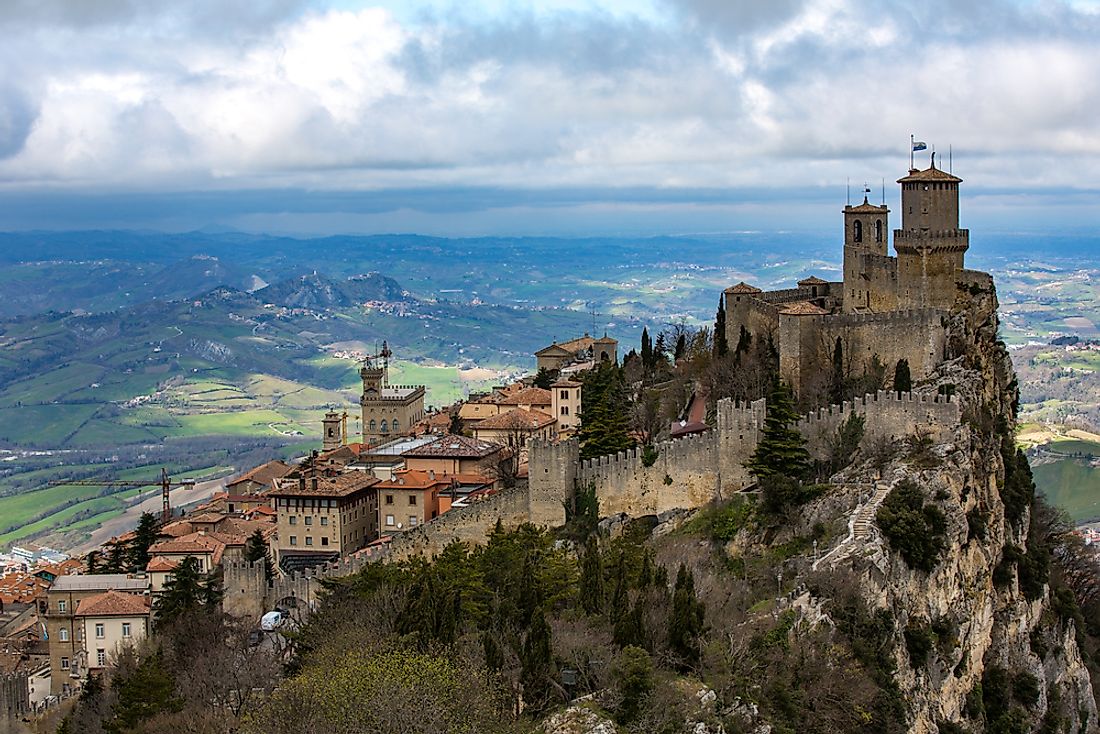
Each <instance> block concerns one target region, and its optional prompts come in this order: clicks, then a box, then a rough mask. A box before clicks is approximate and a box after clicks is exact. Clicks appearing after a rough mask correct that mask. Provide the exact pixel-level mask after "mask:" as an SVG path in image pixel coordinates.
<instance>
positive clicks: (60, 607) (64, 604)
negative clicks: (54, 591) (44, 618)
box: [57, 599, 68, 614]
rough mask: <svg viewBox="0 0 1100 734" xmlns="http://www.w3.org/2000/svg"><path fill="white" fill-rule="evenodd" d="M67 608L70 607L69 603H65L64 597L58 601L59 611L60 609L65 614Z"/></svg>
mask: <svg viewBox="0 0 1100 734" xmlns="http://www.w3.org/2000/svg"><path fill="white" fill-rule="evenodd" d="M67 608H68V605H67V604H66V603H65V600H64V599H62V600H60V601H59V602H57V611H59V612H61V613H62V614H64V613H65V610H66V609H67Z"/></svg>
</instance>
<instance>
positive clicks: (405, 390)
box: [325, 350, 425, 446]
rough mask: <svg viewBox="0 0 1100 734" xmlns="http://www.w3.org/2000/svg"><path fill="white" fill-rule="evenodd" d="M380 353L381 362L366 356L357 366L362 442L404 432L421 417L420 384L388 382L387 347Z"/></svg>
mask: <svg viewBox="0 0 1100 734" xmlns="http://www.w3.org/2000/svg"><path fill="white" fill-rule="evenodd" d="M383 355H384V359H383V361H382V362H378V361H377V360H367V361H366V362H364V363H363V366H362V368H361V369H360V370H359V377H360V379H362V381H363V394H362V396H361V397H360V398H359V405H360V407H361V408H362V411H363V443H366V444H376V443H382V442H383V441H386V440H389V439H390V438H393V437H394V436H399V435H401V434H403V433H407V432H408V431H410V430H412V428H413V426H415V425H416V424H417V423H419V422H420V421H422V420H423V419H424V395H425V389H424V386H423V385H390V384H389V366H388V355H389V352H388V350H383ZM325 430H326V431H327V430H328V424H326V429H325ZM327 445H328V443H327V434H326V446H327Z"/></svg>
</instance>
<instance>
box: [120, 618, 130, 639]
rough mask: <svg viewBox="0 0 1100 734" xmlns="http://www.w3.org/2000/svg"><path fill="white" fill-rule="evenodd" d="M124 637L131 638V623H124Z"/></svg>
mask: <svg viewBox="0 0 1100 734" xmlns="http://www.w3.org/2000/svg"><path fill="white" fill-rule="evenodd" d="M122 636H123V637H129V636H130V623H129V622H123V623H122Z"/></svg>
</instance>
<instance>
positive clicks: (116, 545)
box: [102, 538, 127, 573]
mask: <svg viewBox="0 0 1100 734" xmlns="http://www.w3.org/2000/svg"><path fill="white" fill-rule="evenodd" d="M126 555H127V552H126V544H125V543H124V542H122V541H121V540H119V539H118V538H112V539H111V540H110V541H109V542H108V543H107V561H106V562H105V563H104V564H103V570H102V573H124V572H125V571H126Z"/></svg>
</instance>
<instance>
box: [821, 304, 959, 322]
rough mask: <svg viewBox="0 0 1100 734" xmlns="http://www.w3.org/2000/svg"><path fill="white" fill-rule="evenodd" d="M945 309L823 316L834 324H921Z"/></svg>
mask: <svg viewBox="0 0 1100 734" xmlns="http://www.w3.org/2000/svg"><path fill="white" fill-rule="evenodd" d="M944 313H945V312H944V311H940V310H939V309H934V308H911V309H904V310H900V311H883V312H881V313H845V314H828V315H825V316H823V317H822V318H824V319H825V320H827V321H828V322H829V324H830V325H834V326H841V327H845V326H864V325H867V324H882V325H891V326H900V325H912V324H920V323H924V322H925V321H927V320H929V319H932V318H939V317H941V316H943V315H944Z"/></svg>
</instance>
